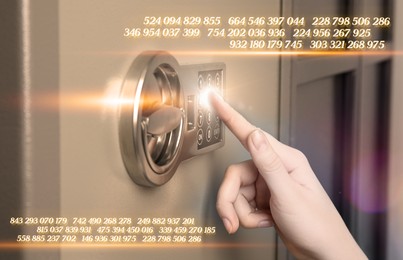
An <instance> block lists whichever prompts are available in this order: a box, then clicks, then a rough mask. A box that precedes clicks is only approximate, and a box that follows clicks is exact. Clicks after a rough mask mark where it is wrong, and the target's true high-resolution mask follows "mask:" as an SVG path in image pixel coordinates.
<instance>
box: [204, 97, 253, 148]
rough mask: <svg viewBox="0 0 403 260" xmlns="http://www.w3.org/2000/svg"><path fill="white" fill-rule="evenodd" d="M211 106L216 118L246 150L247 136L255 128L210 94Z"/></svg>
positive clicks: (220, 99) (225, 103) (220, 98)
mask: <svg viewBox="0 0 403 260" xmlns="http://www.w3.org/2000/svg"><path fill="white" fill-rule="evenodd" d="M209 97H210V102H211V105H212V106H213V107H214V109H215V111H216V113H217V115H218V117H220V118H221V120H222V121H223V122H224V123H225V125H226V126H227V127H228V128H229V130H230V131H231V132H232V133H233V134H234V135H235V137H236V138H238V140H239V141H240V142H241V143H242V145H243V146H244V147H245V148H246V149H247V150H248V147H247V139H248V136H249V135H250V134H251V133H252V132H253V131H254V130H256V126H254V125H252V124H251V123H249V121H248V120H246V119H245V118H244V117H243V116H242V115H241V114H239V113H238V112H237V111H236V110H235V109H233V108H232V107H231V106H230V105H228V103H227V102H224V100H223V99H222V97H221V96H218V95H217V94H216V93H214V92H211V93H210V95H209Z"/></svg>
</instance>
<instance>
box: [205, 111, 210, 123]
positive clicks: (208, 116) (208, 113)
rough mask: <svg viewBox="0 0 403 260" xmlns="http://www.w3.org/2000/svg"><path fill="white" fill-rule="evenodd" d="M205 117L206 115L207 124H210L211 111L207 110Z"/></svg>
mask: <svg viewBox="0 0 403 260" xmlns="http://www.w3.org/2000/svg"><path fill="white" fill-rule="evenodd" d="M206 117H207V124H210V123H211V111H208V112H207V115H206Z"/></svg>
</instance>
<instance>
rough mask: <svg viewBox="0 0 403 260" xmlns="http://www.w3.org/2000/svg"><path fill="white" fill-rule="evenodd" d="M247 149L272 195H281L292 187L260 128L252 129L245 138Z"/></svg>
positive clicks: (279, 160)
mask: <svg viewBox="0 0 403 260" xmlns="http://www.w3.org/2000/svg"><path fill="white" fill-rule="evenodd" d="M247 145H248V150H249V153H250V154H251V156H252V159H253V162H254V163H255V165H256V168H257V169H258V171H259V173H260V175H262V177H263V179H264V180H265V182H266V184H267V186H268V188H269V190H270V192H271V195H272V196H275V197H277V196H279V197H283V198H284V196H287V195H289V194H290V191H291V190H292V189H293V187H292V183H293V182H292V180H291V177H290V176H289V174H288V172H287V170H286V168H285V166H284V164H283V162H282V161H281V159H280V157H279V156H278V155H277V153H276V152H275V151H274V149H273V147H272V146H271V145H270V143H269V140H268V139H267V137H266V136H265V134H264V133H263V131H262V130H260V129H256V130H255V131H253V132H252V133H251V134H250V135H249V137H248V140H247Z"/></svg>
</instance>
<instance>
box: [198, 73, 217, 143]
mask: <svg viewBox="0 0 403 260" xmlns="http://www.w3.org/2000/svg"><path fill="white" fill-rule="evenodd" d="M197 84H198V90H197V100H198V101H197V137H196V138H197V149H198V150H200V149H203V148H205V147H208V146H210V145H213V144H216V143H219V142H221V141H222V136H223V135H222V131H223V129H222V122H221V120H220V119H219V117H218V116H217V114H216V113H215V111H214V109H213V108H212V107H211V106H210V104H209V102H208V100H207V99H208V94H207V93H208V92H209V90H213V91H218V93H220V94H222V91H223V70H209V71H199V75H198V82H197Z"/></svg>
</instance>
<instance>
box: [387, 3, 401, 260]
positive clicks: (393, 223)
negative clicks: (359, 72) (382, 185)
mask: <svg viewBox="0 0 403 260" xmlns="http://www.w3.org/2000/svg"><path fill="white" fill-rule="evenodd" d="M395 7H396V8H395V14H394V20H393V24H394V41H395V49H396V50H398V51H401V50H402V49H403V31H402V26H403V18H402V16H401V14H402V13H403V2H402V1H395ZM393 69H394V73H393V81H392V82H393V89H392V117H391V122H392V126H391V130H392V131H391V142H390V148H391V150H390V151H391V154H390V155H391V158H390V174H389V176H390V177H389V216H388V232H389V233H388V259H403V248H402V241H403V192H402V186H401V185H402V184H403V137H402V134H403V115H402V112H403V102H402V99H403V87H402V82H403V75H402V70H403V56H401V55H396V56H395V59H394V68H393Z"/></svg>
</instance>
